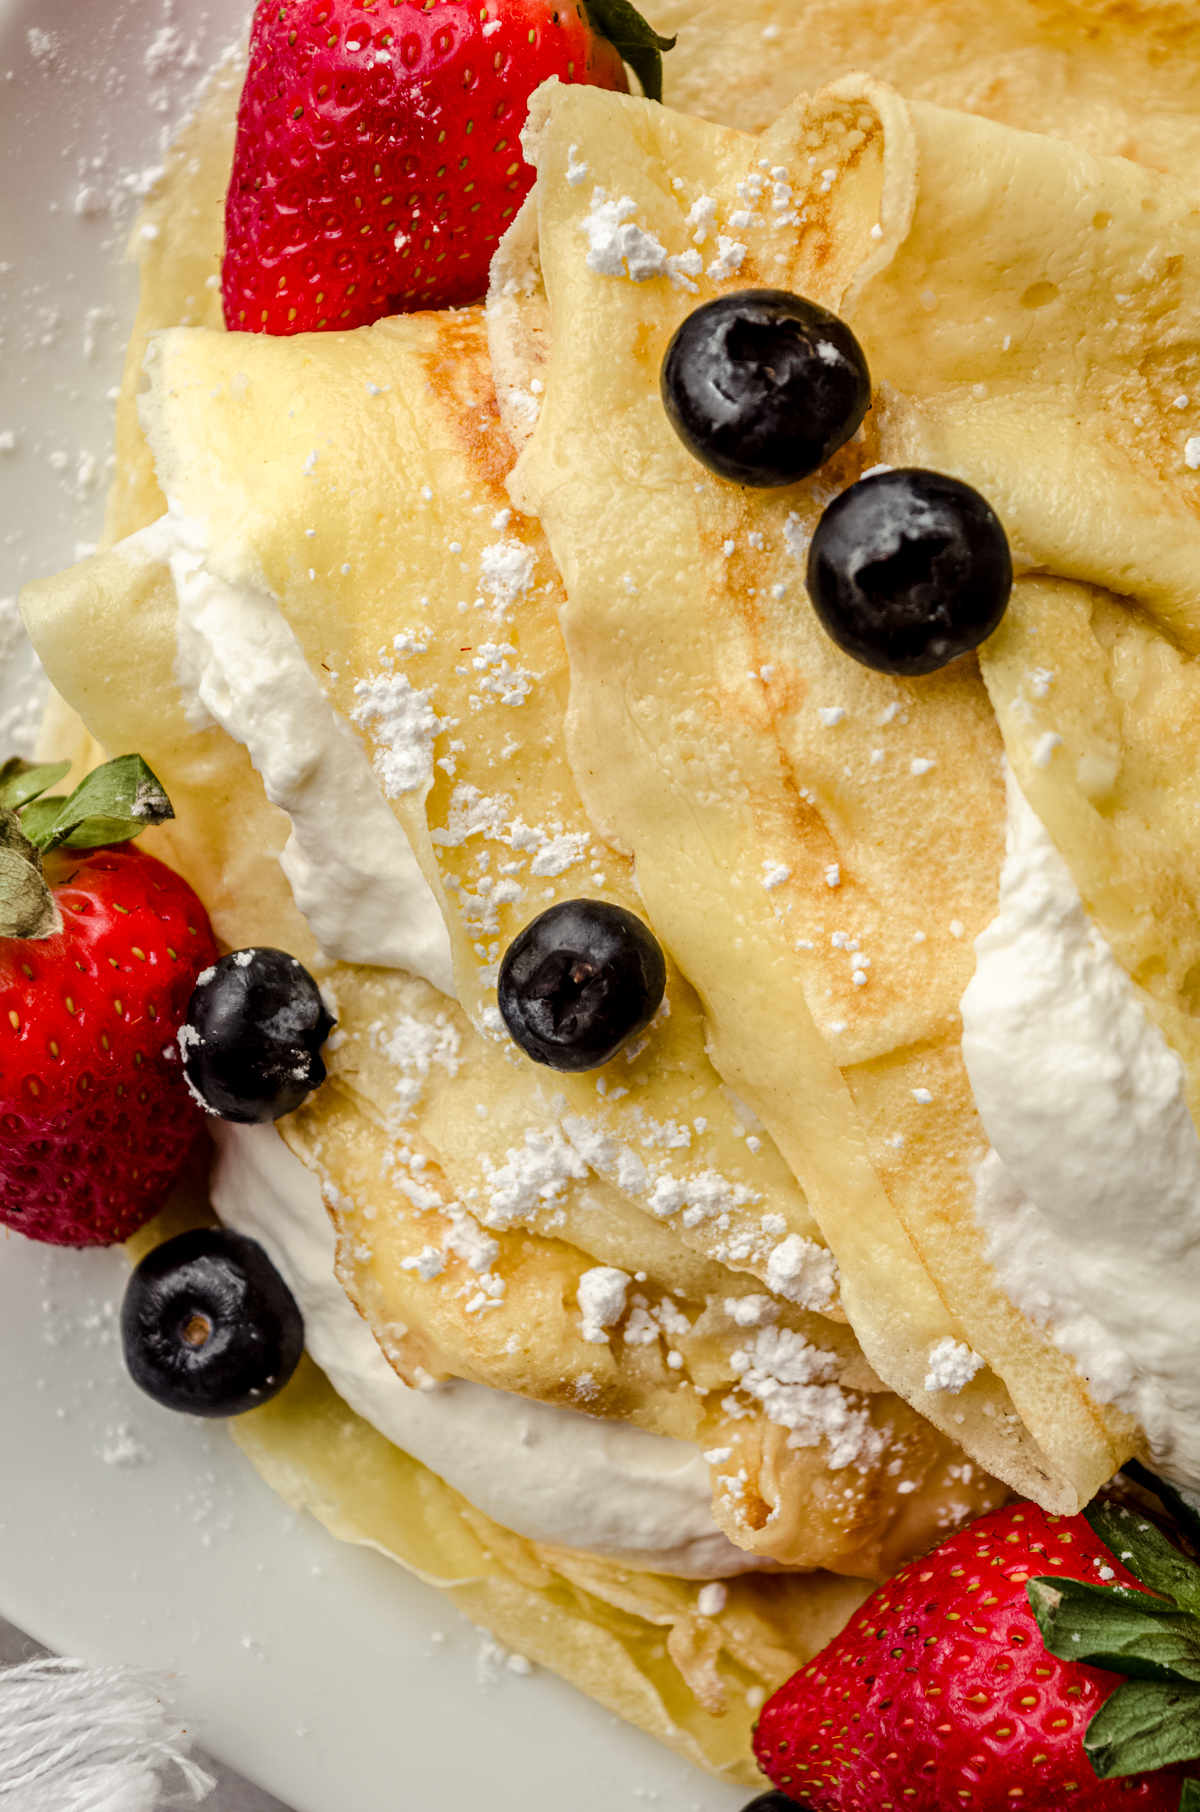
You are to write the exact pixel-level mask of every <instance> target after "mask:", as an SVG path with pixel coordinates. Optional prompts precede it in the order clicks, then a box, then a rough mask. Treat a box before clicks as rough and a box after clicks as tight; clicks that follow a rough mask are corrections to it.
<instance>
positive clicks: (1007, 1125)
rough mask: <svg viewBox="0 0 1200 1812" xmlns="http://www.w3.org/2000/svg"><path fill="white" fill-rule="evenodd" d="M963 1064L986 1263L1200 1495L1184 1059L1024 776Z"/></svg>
mask: <svg viewBox="0 0 1200 1812" xmlns="http://www.w3.org/2000/svg"><path fill="white" fill-rule="evenodd" d="M975 949H976V952H977V956H978V962H977V966H976V971H975V975H974V977H973V979H972V981H971V982H970V984H969V986H968V988H967V990H966V993H965V994H964V996H963V999H962V1017H963V1046H962V1048H963V1056H964V1059H965V1061H966V1066H967V1071H968V1074H969V1076H970V1079H971V1087H972V1089H973V1090H974V1093H975V1101H976V1105H977V1106H978V1108H979V1113H980V1117H981V1119H982V1121H983V1124H984V1128H985V1130H986V1132H987V1135H988V1138H989V1140H990V1141H991V1144H992V1150H991V1151H990V1152H989V1153H988V1154H987V1155H986V1157H984V1158H983V1160H982V1162H981V1163H980V1165H979V1168H978V1172H977V1198H976V1208H977V1213H978V1215H979V1218H980V1221H981V1222H982V1224H983V1226H984V1227H985V1229H986V1230H987V1232H988V1235H989V1244H988V1257H989V1258H990V1259H991V1262H992V1263H993V1264H994V1265H995V1267H996V1269H997V1270H998V1272H999V1273H1000V1276H1001V1278H1002V1280H1003V1283H1004V1286H1005V1288H1006V1290H1007V1291H1008V1293H1009V1295H1010V1297H1011V1298H1012V1300H1013V1301H1014V1302H1015V1303H1016V1305H1017V1306H1018V1307H1019V1308H1020V1309H1022V1310H1023V1311H1024V1312H1025V1313H1026V1314H1027V1315H1028V1316H1029V1317H1030V1318H1031V1319H1032V1320H1033V1321H1035V1322H1037V1323H1039V1324H1041V1325H1043V1326H1045V1327H1047V1328H1048V1329H1049V1330H1050V1332H1051V1335H1052V1338H1053V1339H1054V1340H1055V1342H1056V1344H1057V1345H1059V1346H1060V1347H1061V1348H1063V1350H1064V1351H1066V1352H1068V1353H1070V1354H1071V1355H1072V1356H1073V1358H1074V1359H1075V1360H1076V1361H1077V1363H1078V1365H1079V1367H1080V1370H1081V1371H1082V1372H1083V1374H1084V1376H1085V1377H1086V1378H1087V1379H1088V1382H1089V1384H1090V1386H1091V1388H1092V1390H1093V1392H1094V1393H1095V1395H1096V1397H1097V1398H1098V1399H1099V1400H1100V1401H1102V1402H1111V1403H1115V1404H1118V1405H1119V1406H1120V1407H1121V1408H1123V1409H1126V1410H1128V1411H1129V1412H1130V1413H1131V1414H1132V1415H1134V1416H1136V1417H1137V1419H1138V1421H1139V1422H1140V1423H1141V1424H1142V1426H1143V1428H1144V1429H1145V1430H1146V1434H1147V1437H1148V1439H1149V1442H1150V1447H1151V1453H1152V1457H1153V1460H1154V1463H1155V1465H1156V1466H1157V1467H1158V1468H1160V1470H1161V1471H1162V1472H1163V1473H1164V1474H1165V1475H1166V1476H1167V1477H1169V1478H1172V1479H1175V1480H1176V1481H1177V1482H1178V1483H1180V1484H1183V1485H1189V1486H1192V1487H1200V1315H1198V1314H1197V1303H1198V1302H1200V1138H1198V1137H1197V1133H1196V1128H1195V1126H1194V1125H1193V1122H1192V1118H1191V1115H1190V1113H1189V1112H1188V1107H1187V1102H1186V1099H1185V1096H1184V1071H1183V1065H1182V1063H1181V1062H1180V1059H1179V1057H1178V1056H1177V1055H1176V1053H1175V1052H1174V1051H1172V1050H1171V1048H1170V1046H1169V1045H1168V1044H1167V1042H1166V1040H1165V1039H1164V1037H1163V1036H1162V1033H1161V1032H1160V1031H1159V1030H1158V1028H1157V1026H1155V1025H1154V1024H1153V1023H1152V1022H1151V1020H1150V1019H1149V1018H1148V1017H1147V1015H1146V1013H1145V1011H1144V1009H1143V1007H1142V1005H1141V1002H1140V1000H1139V999H1138V995H1137V991H1136V990H1135V988H1134V986H1133V983H1132V982H1131V981H1130V979H1129V977H1128V975H1127V974H1126V973H1125V971H1124V969H1122V967H1121V965H1120V964H1119V963H1118V962H1117V960H1116V958H1115V956H1114V955H1113V953H1112V951H1111V949H1110V948H1109V946H1108V944H1107V943H1106V942H1105V941H1104V939H1103V937H1102V936H1101V935H1100V933H1099V932H1098V931H1097V929H1096V927H1095V926H1094V925H1093V924H1092V922H1091V920H1090V919H1089V917H1088V915H1087V913H1086V912H1085V910H1084V907H1083V904H1082V902H1081V900H1080V897H1079V893H1078V891H1077V890H1076V887H1075V884H1074V882H1073V881H1072V879H1071V876H1070V873H1069V871H1068V869H1067V865H1066V863H1065V862H1064V861H1063V859H1062V857H1061V856H1060V855H1059V853H1058V851H1057V849H1056V848H1055V846H1054V844H1053V843H1052V841H1051V839H1050V837H1049V835H1048V833H1047V832H1046V830H1045V828H1044V826H1043V825H1042V823H1041V821H1040V819H1039V818H1038V817H1037V815H1036V814H1035V813H1034V812H1033V810H1032V809H1031V807H1030V806H1029V804H1028V803H1027V801H1026V799H1025V797H1024V794H1023V793H1022V792H1021V790H1020V788H1019V786H1018V785H1017V784H1016V781H1015V780H1014V779H1013V778H1012V776H1011V774H1010V776H1009V821H1008V848H1007V854H1006V857H1005V861H1004V866H1003V870H1002V873H1001V878H1000V909H999V912H998V913H997V915H996V917H995V919H994V920H993V921H992V923H991V924H990V925H989V926H988V928H987V930H986V931H984V932H983V933H982V934H981V935H980V936H979V937H978V938H977V939H976V943H975Z"/></svg>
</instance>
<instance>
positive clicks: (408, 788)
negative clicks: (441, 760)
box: [350, 673, 443, 799]
mask: <svg viewBox="0 0 1200 1812" xmlns="http://www.w3.org/2000/svg"><path fill="white" fill-rule="evenodd" d="M354 695H355V697H356V698H358V699H359V700H361V703H359V704H357V705H355V707H354V709H353V710H352V711H351V713H350V719H351V722H352V723H355V724H357V725H358V726H359V727H360V728H361V729H364V730H368V731H369V732H370V735H371V739H372V741H373V742H374V744H375V760H374V764H373V765H374V768H375V772H376V774H377V775H378V776H379V780H380V783H381V784H382V786H383V790H384V792H385V793H386V794H387V796H388V798H389V799H399V798H400V796H401V794H403V793H413V792H415V791H416V790H417V788H418V787H422V786H426V785H428V783H429V781H430V780H431V779H432V777H433V739H434V737H435V736H436V735H437V734H438V732H439V731H440V730H441V729H442V728H443V725H442V721H441V719H440V718H439V717H438V716H437V714H436V713H435V711H434V709H433V706H432V705H431V704H430V702H429V699H430V694H429V693H428V692H419V691H418V690H417V688H416V687H415V686H413V685H411V684H410V683H409V680H408V678H407V676H406V675H405V674H403V673H377V674H375V675H373V677H372V678H371V679H362V680H359V681H358V684H357V685H356V686H355V688H354Z"/></svg>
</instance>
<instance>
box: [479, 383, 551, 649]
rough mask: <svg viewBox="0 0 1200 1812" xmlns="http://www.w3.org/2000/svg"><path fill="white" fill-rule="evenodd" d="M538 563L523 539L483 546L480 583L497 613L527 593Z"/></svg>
mask: <svg viewBox="0 0 1200 1812" xmlns="http://www.w3.org/2000/svg"><path fill="white" fill-rule="evenodd" d="M531 400H532V399H531ZM534 407H535V408H536V404H534ZM536 564H537V562H536V557H535V555H534V551H533V549H532V548H531V547H526V545H525V543H524V542H523V541H517V540H515V539H514V540H509V541H493V542H492V543H491V545H490V546H488V547H485V548H484V549H483V551H482V553H481V554H480V556H479V583H480V587H481V588H482V590H484V591H486V592H490V594H491V596H492V598H493V599H494V600H495V605H496V611H497V613H498V614H503V613H505V612H507V611H509V610H511V609H512V607H513V605H514V604H515V603H516V602H517V599H518V598H521V597H524V595H525V593H526V592H527V591H528V590H529V589H530V587H531V586H532V584H533V574H534V568H535V566H536Z"/></svg>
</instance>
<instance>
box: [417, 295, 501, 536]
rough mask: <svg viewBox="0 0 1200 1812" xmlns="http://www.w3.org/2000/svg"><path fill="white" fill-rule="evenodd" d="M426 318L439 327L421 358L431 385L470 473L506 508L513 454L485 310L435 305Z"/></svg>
mask: <svg viewBox="0 0 1200 1812" xmlns="http://www.w3.org/2000/svg"><path fill="white" fill-rule="evenodd" d="M429 319H430V320H431V321H432V322H433V323H434V325H435V327H436V330H437V333H436V340H435V344H434V347H433V349H432V350H431V351H430V352H429V353H427V354H426V355H425V356H424V358H423V361H422V362H423V364H424V367H425V372H426V375H427V377H428V379H429V382H430V385H431V386H432V388H433V391H434V393H435V395H436V397H437V400H438V402H439V404H440V405H441V407H442V409H443V411H444V412H445V414H446V415H447V416H448V417H449V418H450V420H451V422H452V423H453V425H454V431H455V434H456V435H457V437H458V439H459V441H460V443H461V445H462V447H463V449H464V451H465V453H466V456H467V458H468V459H469V461H470V463H471V467H472V470H473V472H474V473H475V474H476V476H477V477H478V478H479V479H480V481H481V482H482V483H484V484H486V485H488V486H489V487H490V489H491V490H492V491H494V492H495V493H496V496H497V501H498V503H499V504H501V505H505V506H507V504H508V497H507V494H506V493H505V491H504V480H505V478H506V477H507V476H508V473H509V471H510V470H511V468H512V463H513V459H514V457H515V455H514V453H513V449H512V444H511V442H510V441H509V439H508V436H507V435H506V434H505V432H504V429H503V428H502V427H501V426H500V412H499V410H498V408H497V407H496V391H495V386H494V385H493V383H492V367H491V360H490V359H489V358H488V349H487V333H486V331H485V329H484V323H483V309H482V308H471V309H464V310H463V311H462V312H461V313H460V314H447V313H446V312H445V311H444V310H441V309H439V310H436V311H434V312H432V313H431V314H430V316H429ZM484 421H486V422H488V423H489V424H490V425H489V426H488V427H487V428H483V427H481V426H480V423H481V422H484Z"/></svg>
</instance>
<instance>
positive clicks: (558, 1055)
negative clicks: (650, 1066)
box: [499, 900, 667, 1070]
mask: <svg viewBox="0 0 1200 1812" xmlns="http://www.w3.org/2000/svg"><path fill="white" fill-rule="evenodd" d="M666 985H667V965H666V962H665V961H664V959H663V953H662V950H661V948H660V946H659V944H658V940H657V939H656V938H655V937H654V934H653V933H652V932H651V931H650V930H649V929H648V928H647V927H646V926H645V925H643V923H642V921H641V919H639V918H635V916H634V914H633V913H632V912H626V911H625V909H624V907H623V906H610V905H608V904H607V903H606V902H605V901H604V900H563V901H562V902H561V904H559V905H558V906H551V908H550V910H549V911H548V912H543V913H540V914H539V916H538V917H537V918H536V919H534V920H533V921H532V922H531V923H530V924H528V925H526V927H525V929H524V931H522V932H520V933H519V934H518V935H517V936H516V937H515V938H514V939H513V941H512V943H511V944H510V945H509V946H508V949H507V950H506V951H505V953H504V961H503V962H502V963H501V965H500V981H499V999H500V1012H501V1014H502V1015H503V1018H504V1023H505V1025H506V1026H507V1027H508V1029H509V1032H510V1033H511V1035H512V1037H513V1039H514V1041H515V1042H516V1043H517V1044H519V1045H520V1047H521V1049H522V1050H523V1051H524V1052H525V1053H526V1055H527V1056H529V1057H532V1058H533V1060H534V1062H535V1063H548V1064H549V1065H550V1067H551V1069H555V1070H595V1069H599V1067H600V1065H601V1064H602V1063H607V1062H608V1060H609V1058H610V1057H615V1056H616V1054H617V1052H618V1051H619V1050H620V1048H621V1046H622V1045H623V1044H625V1043H626V1042H627V1040H628V1039H630V1038H633V1037H634V1036H635V1035H636V1034H637V1033H638V1032H640V1031H641V1030H642V1028H643V1027H644V1026H647V1025H649V1023H650V1021H651V1020H652V1019H653V1018H654V1015H655V1014H656V1013H657V1012H658V1009H659V1006H660V1004H661V1002H662V997H663V992H664V990H665V988H666Z"/></svg>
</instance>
